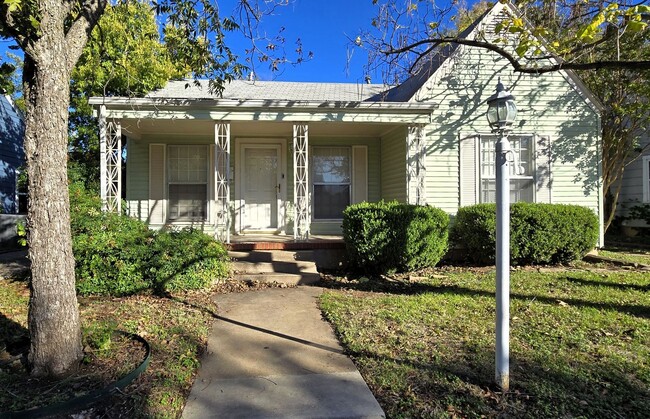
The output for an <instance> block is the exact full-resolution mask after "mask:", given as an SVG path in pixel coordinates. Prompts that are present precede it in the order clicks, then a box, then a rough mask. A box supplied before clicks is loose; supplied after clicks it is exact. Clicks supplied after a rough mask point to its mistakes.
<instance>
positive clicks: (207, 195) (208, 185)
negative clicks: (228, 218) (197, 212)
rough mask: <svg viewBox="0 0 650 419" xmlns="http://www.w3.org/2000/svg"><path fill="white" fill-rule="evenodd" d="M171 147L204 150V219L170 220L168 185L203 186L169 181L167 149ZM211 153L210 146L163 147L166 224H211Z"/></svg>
mask: <svg viewBox="0 0 650 419" xmlns="http://www.w3.org/2000/svg"><path fill="white" fill-rule="evenodd" d="M172 147H177V148H182V147H203V148H204V149H205V150H204V151H205V157H206V180H205V217H204V218H196V219H191V218H172V204H171V196H170V192H169V186H170V185H203V184H204V182H172V181H171V180H170V174H171V169H170V167H169V156H170V152H169V149H170V148H172ZM210 157H211V153H210V144H167V146H166V147H165V195H166V201H167V214H166V217H165V219H166V220H167V222H170V223H173V224H177V225H192V224H195V223H210V222H211V198H210V189H211V179H210V172H211V167H210V166H211V163H212V160H211V158H210Z"/></svg>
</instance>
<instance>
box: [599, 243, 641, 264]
mask: <svg viewBox="0 0 650 419" xmlns="http://www.w3.org/2000/svg"><path fill="white" fill-rule="evenodd" d="M598 254H599V255H600V256H604V257H607V258H611V259H616V260H620V261H622V262H629V263H639V264H641V265H650V249H647V250H643V249H634V250H633V249H628V248H621V247H613V246H608V247H606V248H604V249H600V250H599V251H598Z"/></svg>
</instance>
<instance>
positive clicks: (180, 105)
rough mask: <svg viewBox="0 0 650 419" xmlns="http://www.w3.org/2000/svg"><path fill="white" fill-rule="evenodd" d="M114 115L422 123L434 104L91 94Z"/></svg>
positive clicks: (108, 114)
mask: <svg viewBox="0 0 650 419" xmlns="http://www.w3.org/2000/svg"><path fill="white" fill-rule="evenodd" d="M89 103H90V104H91V105H92V106H93V107H95V108H103V109H102V113H103V114H104V116H105V117H106V118H114V119H196V120H215V121H221V120H228V121H284V122H294V121H295V122H310V121H321V122H325V121H331V122H372V123H392V124H395V123H404V124H427V123H429V122H431V111H432V108H433V106H434V104H431V103H427V104H422V103H404V102H345V101H323V102H321V101H290V100H258V99H250V100H233V99H179V98H123V97H120V98H112V97H106V98H105V97H92V98H90V100H89Z"/></svg>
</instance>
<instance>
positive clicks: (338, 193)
mask: <svg viewBox="0 0 650 419" xmlns="http://www.w3.org/2000/svg"><path fill="white" fill-rule="evenodd" d="M348 205H350V185H314V218H315V219H321V220H338V219H341V218H343V210H344V209H345V208H346V207H347V206H348Z"/></svg>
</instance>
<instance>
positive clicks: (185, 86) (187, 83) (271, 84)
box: [146, 80, 386, 102]
mask: <svg viewBox="0 0 650 419" xmlns="http://www.w3.org/2000/svg"><path fill="white" fill-rule="evenodd" d="M197 84H198V85H197ZM197 84H195V82H194V81H193V80H179V81H170V82H169V83H167V85H166V86H165V87H164V88H162V89H160V90H155V91H153V92H151V93H149V94H148V95H147V96H146V97H148V98H167V99H172V98H177V99H213V100H214V99H236V100H288V101H300V102H315V101H318V102H364V101H367V100H369V99H370V98H371V97H373V96H376V95H377V94H378V93H380V92H382V91H384V90H386V86H385V85H383V84H354V83H300V82H283V81H257V80H256V81H245V80H233V81H231V82H230V83H226V85H225V86H224V90H223V92H222V94H221V95H219V94H216V93H210V91H209V88H208V81H207V80H199V81H198V82H197Z"/></svg>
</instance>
